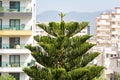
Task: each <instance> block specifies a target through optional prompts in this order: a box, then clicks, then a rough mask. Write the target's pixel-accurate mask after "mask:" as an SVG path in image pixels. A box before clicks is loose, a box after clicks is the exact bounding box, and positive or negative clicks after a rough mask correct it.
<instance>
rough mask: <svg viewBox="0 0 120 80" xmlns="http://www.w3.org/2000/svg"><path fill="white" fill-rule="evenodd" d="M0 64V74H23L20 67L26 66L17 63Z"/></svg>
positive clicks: (23, 63) (22, 63)
mask: <svg viewBox="0 0 120 80" xmlns="http://www.w3.org/2000/svg"><path fill="white" fill-rule="evenodd" d="M0 64H1V66H0V72H23V71H22V67H25V66H27V64H25V62H18V63H10V62H2V63H0Z"/></svg>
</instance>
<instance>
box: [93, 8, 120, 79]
mask: <svg viewBox="0 0 120 80" xmlns="http://www.w3.org/2000/svg"><path fill="white" fill-rule="evenodd" d="M95 37H96V44H97V45H96V47H97V48H96V50H97V49H99V51H100V52H101V53H102V54H101V55H100V56H99V57H98V60H99V61H98V65H103V66H105V78H106V79H107V80H117V79H116V78H117V74H118V73H120V7H116V8H115V10H113V11H110V12H107V13H102V14H101V15H100V16H99V17H97V18H96V35H95Z"/></svg>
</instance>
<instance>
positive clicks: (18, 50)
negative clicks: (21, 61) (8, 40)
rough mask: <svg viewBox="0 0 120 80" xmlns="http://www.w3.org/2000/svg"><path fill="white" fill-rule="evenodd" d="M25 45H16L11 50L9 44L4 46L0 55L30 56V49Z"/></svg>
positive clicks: (0, 49) (0, 50)
mask: <svg viewBox="0 0 120 80" xmlns="http://www.w3.org/2000/svg"><path fill="white" fill-rule="evenodd" d="M24 46H25V44H20V45H15V47H13V48H11V47H10V45H9V44H2V47H1V48H0V53H2V54H17V53H19V54H29V53H31V52H30V51H29V50H28V49H26V48H24Z"/></svg>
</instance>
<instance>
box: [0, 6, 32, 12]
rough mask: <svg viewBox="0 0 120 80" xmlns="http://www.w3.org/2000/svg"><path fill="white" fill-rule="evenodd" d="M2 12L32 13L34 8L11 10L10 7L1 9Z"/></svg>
mask: <svg viewBox="0 0 120 80" xmlns="http://www.w3.org/2000/svg"><path fill="white" fill-rule="evenodd" d="M0 12H32V8H26V7H20V9H10V8H9V7H0Z"/></svg>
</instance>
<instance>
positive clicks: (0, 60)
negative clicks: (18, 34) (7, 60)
mask: <svg viewBox="0 0 120 80" xmlns="http://www.w3.org/2000/svg"><path fill="white" fill-rule="evenodd" d="M0 67H2V55H0Z"/></svg>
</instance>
